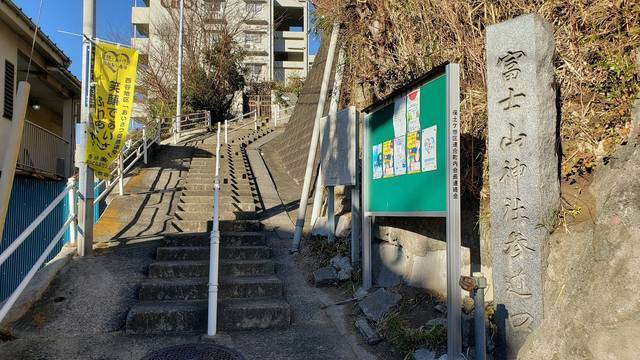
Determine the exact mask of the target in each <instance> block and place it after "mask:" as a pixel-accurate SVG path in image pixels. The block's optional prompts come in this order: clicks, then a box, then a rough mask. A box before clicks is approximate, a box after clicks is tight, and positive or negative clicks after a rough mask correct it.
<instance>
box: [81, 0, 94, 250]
mask: <svg viewBox="0 0 640 360" xmlns="http://www.w3.org/2000/svg"><path fill="white" fill-rule="evenodd" d="M95 21H96V1H95V0H83V27H82V34H83V35H84V39H83V41H82V68H83V71H82V99H81V101H82V104H81V105H82V106H81V113H80V120H81V122H80V151H79V152H80V156H79V159H78V161H77V163H78V169H79V176H78V181H79V185H78V199H79V200H78V217H79V222H78V223H79V228H78V255H79V256H89V255H91V254H92V253H93V201H94V198H95V195H94V187H95V183H94V179H93V170H92V169H91V168H90V167H89V166H87V160H86V156H87V142H88V139H89V134H88V126H89V123H90V122H91V115H90V111H91V110H90V107H89V105H90V97H91V57H92V51H91V39H93V38H95V35H96V25H95Z"/></svg>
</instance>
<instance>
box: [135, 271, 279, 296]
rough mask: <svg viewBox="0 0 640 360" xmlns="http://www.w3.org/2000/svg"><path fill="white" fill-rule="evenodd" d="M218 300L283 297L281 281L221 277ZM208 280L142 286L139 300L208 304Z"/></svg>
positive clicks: (150, 282)
mask: <svg viewBox="0 0 640 360" xmlns="http://www.w3.org/2000/svg"><path fill="white" fill-rule="evenodd" d="M218 290H219V293H218V298H219V299H225V300H226V299H241V298H264V297H270V298H273V297H278V296H282V294H283V284H282V280H280V279H279V278H277V277H276V276H273V275H266V276H248V277H242V278H236V277H228V276H227V277H220V278H219V287H218ZM207 297H208V279H207V278H206V277H203V278H193V279H188V278H187V279H151V280H148V281H145V282H143V283H142V285H141V287H140V290H139V292H138V298H139V299H140V300H142V301H158V300H162V301H174V300H207Z"/></svg>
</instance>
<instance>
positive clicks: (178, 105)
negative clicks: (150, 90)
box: [175, 0, 184, 142]
mask: <svg viewBox="0 0 640 360" xmlns="http://www.w3.org/2000/svg"><path fill="white" fill-rule="evenodd" d="M179 22H180V25H179V29H178V84H177V85H178V90H177V91H176V92H177V95H176V139H177V140H176V141H175V142H177V141H179V140H180V118H181V117H182V55H183V50H182V40H183V37H184V0H180V21H179Z"/></svg>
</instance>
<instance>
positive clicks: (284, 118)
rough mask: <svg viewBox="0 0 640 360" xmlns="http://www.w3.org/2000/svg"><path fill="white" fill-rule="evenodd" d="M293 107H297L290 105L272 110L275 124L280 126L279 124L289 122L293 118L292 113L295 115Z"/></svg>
mask: <svg viewBox="0 0 640 360" xmlns="http://www.w3.org/2000/svg"><path fill="white" fill-rule="evenodd" d="M293 109H295V106H289V107H288V108H284V109H277V110H275V109H274V111H272V113H271V117H272V119H273V126H278V124H280V125H284V124H287V123H288V122H289V119H291V115H293Z"/></svg>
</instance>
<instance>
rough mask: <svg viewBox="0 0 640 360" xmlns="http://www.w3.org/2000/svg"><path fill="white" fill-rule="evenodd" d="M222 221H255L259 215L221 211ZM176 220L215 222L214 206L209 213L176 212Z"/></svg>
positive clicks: (246, 212) (248, 212) (252, 212)
mask: <svg viewBox="0 0 640 360" xmlns="http://www.w3.org/2000/svg"><path fill="white" fill-rule="evenodd" d="M219 216H220V218H222V219H229V218H231V219H238V220H255V219H257V218H258V214H257V213H256V212H255V211H225V210H223V211H221V212H220V213H219ZM175 218H176V219H177V220H178V221H211V220H213V206H209V211H176V213H175Z"/></svg>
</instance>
